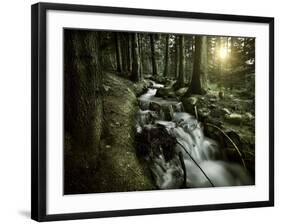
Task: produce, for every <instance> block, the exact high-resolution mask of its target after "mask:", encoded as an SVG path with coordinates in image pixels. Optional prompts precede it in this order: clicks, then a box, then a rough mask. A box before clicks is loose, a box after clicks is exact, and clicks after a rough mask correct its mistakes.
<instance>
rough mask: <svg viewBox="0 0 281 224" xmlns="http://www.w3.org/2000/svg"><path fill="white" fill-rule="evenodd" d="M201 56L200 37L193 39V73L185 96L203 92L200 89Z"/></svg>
mask: <svg viewBox="0 0 281 224" xmlns="http://www.w3.org/2000/svg"><path fill="white" fill-rule="evenodd" d="M201 54H202V37H201V36H196V37H195V52H194V61H193V72H192V78H191V83H190V86H189V90H188V92H187V95H190V94H203V93H205V91H204V90H203V88H202V80H201V79H202V64H201V58H202V56H201Z"/></svg>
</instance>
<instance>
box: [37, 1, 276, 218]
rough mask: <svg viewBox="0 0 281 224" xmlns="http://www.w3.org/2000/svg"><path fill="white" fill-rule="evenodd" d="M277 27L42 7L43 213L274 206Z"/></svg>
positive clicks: (231, 19) (213, 17)
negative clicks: (275, 28) (274, 83)
mask: <svg viewBox="0 0 281 224" xmlns="http://www.w3.org/2000/svg"><path fill="white" fill-rule="evenodd" d="M273 82H274V19H273V18H268V17H252V16H238V15H223V14H206V13H194V12H179V11H161V10H150V9H133V8H115V7H101V6H86V5H68V4H54V3H38V4H35V5H33V6H32V218H33V219H35V220H37V221H53V220H67V219H82V218H97V217H113V216H129V215H145V214H159V213H175V212H189V211H203V210H218V209H232V208H251V207H262V206H273V205H274V169H273V168H274V152H273V150H274V85H273Z"/></svg>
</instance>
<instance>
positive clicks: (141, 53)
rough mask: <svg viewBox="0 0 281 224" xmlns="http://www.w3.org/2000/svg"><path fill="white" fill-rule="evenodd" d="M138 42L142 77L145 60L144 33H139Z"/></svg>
mask: <svg viewBox="0 0 281 224" xmlns="http://www.w3.org/2000/svg"><path fill="white" fill-rule="evenodd" d="M138 44H139V58H140V77H141V79H142V76H143V64H142V63H143V61H142V56H143V51H142V48H143V46H142V35H141V34H140V33H139V34H138Z"/></svg>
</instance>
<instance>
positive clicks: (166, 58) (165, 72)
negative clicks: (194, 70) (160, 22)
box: [163, 34, 169, 77]
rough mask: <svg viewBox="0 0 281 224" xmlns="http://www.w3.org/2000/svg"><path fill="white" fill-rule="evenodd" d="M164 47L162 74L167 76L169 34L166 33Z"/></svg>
mask: <svg viewBox="0 0 281 224" xmlns="http://www.w3.org/2000/svg"><path fill="white" fill-rule="evenodd" d="M165 42H166V46H165V47H166V49H165V67H164V72H163V76H165V77H166V76H167V75H168V74H169V34H167V35H166V41H165Z"/></svg>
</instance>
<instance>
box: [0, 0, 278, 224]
mask: <svg viewBox="0 0 281 224" xmlns="http://www.w3.org/2000/svg"><path fill="white" fill-rule="evenodd" d="M50 1H51V0H50ZM35 2H36V1H33V0H32V1H24V0H14V1H12V0H11V1H8V0H6V1H2V2H1V7H0V10H1V11H0V17H1V19H0V23H1V24H0V25H1V26H0V30H1V34H0V70H1V72H0V174H1V175H0V178H1V182H0V223H15V224H17V223H34V221H32V220H30V218H29V216H30V120H31V118H30V88H31V87H30V5H31V4H32V3H35ZM60 2H62V3H77V4H91V5H107V6H120V7H135V8H153V9H164V10H165V9H169V10H183V11H195V12H211V13H226V14H244V15H256V16H271V17H275V33H276V35H275V40H276V41H275V57H276V58H275V62H276V66H275V99H276V102H275V108H276V109H275V113H276V117H275V124H276V125H275V138H276V141H275V158H276V159H275V161H276V166H275V170H276V173H275V180H276V185H275V188H276V191H275V193H276V195H275V199H276V203H275V204H276V205H275V207H274V208H255V209H236V210H226V211H211V212H195V213H183V214H169V215H153V216H152V215H150V216H135V217H121V218H106V219H97V220H83V221H81V220H78V221H69V222H60V223H83V224H84V223H85V224H86V223H103V224H107V223H122V224H127V223H142V224H143V223H177V222H178V223H196V224H200V223H217V224H219V223H228V224H231V223H235V224H237V223H269V222H271V223H278V221H277V220H279V219H280V218H281V207H280V202H281V199H280V190H279V188H280V181H281V179H280V168H281V167H280V164H281V161H280V159H279V158H281V156H280V150H279V149H280V146H281V141H280V127H281V123H280V116H279V114H281V110H280V109H281V107H280V100H279V99H280V97H281V91H280V88H278V87H280V85H281V82H280V77H279V73H280V64H279V63H277V62H279V61H280V42H279V40H280V39H281V36H280V19H281V15H280V6H278V1H277V0H267V1H265V0H263V1H250V0H248V1H245V0H232V1H225V0H212V1H208V0H193V1H191V0H190V1H187V0H170V1H164V0H154V1H152V0H118V1H116V0H92V1H90V0H80V1H78V0H68V1H63V0H60ZM77 206H79V205H77Z"/></svg>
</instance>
